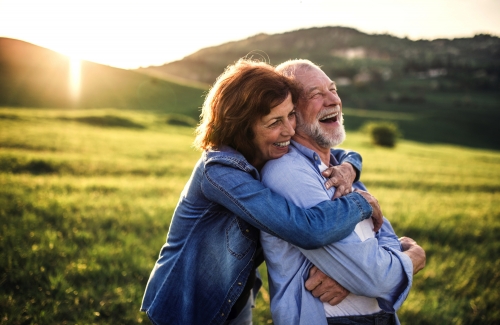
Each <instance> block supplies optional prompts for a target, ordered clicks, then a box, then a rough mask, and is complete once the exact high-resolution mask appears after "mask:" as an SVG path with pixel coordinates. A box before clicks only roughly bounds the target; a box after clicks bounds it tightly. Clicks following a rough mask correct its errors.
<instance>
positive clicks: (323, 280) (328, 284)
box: [305, 266, 350, 306]
mask: <svg viewBox="0 0 500 325" xmlns="http://www.w3.org/2000/svg"><path fill="white" fill-rule="evenodd" d="M305 287H306V289H307V290H309V291H311V294H312V295H313V296H314V297H316V298H319V299H320V300H321V301H322V302H327V303H329V304H330V305H332V306H335V305H337V304H338V303H340V302H341V301H342V300H344V298H345V297H347V295H348V294H349V293H350V292H349V291H348V290H347V289H345V288H344V287H343V286H341V285H340V284H339V283H338V282H337V281H335V280H334V279H332V278H329V277H328V276H327V275H326V274H325V273H323V272H321V271H320V270H319V269H318V268H317V267H316V266H313V267H311V269H310V270H309V278H308V279H307V281H306V283H305Z"/></svg>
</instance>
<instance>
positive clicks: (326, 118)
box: [319, 112, 339, 121]
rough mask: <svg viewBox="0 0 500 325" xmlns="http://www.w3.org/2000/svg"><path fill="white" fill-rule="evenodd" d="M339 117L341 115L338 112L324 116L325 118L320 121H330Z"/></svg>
mask: <svg viewBox="0 0 500 325" xmlns="http://www.w3.org/2000/svg"><path fill="white" fill-rule="evenodd" d="M337 115H339V113H338V112H337V113H332V114H329V115H327V116H324V117H322V118H320V119H319V120H320V121H324V120H328V119H331V118H334V117H336V116H337Z"/></svg>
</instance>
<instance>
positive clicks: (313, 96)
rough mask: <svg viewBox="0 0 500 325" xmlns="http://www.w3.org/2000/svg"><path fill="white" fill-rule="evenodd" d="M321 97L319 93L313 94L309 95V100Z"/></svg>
mask: <svg viewBox="0 0 500 325" xmlns="http://www.w3.org/2000/svg"><path fill="white" fill-rule="evenodd" d="M321 95H322V94H321V93H315V94H312V95H311V98H318V97H319V96H321Z"/></svg>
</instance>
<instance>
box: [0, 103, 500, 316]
mask: <svg viewBox="0 0 500 325" xmlns="http://www.w3.org/2000/svg"><path fill="white" fill-rule="evenodd" d="M167 118H168V117H167V116H166V115H160V114H154V113H148V112H145V111H143V112H137V111H136V112H134V111H124V110H116V109H99V110H91V109H88V110H69V109H67V110H66V109H22V108H0V225H1V231H0V248H1V249H0V260H1V261H2V262H1V263H0V323H2V324H138V323H145V324H148V323H149V321H148V320H147V317H146V315H145V314H143V313H141V312H140V311H139V307H140V302H141V298H142V294H143V291H144V288H145V285H146V282H147V279H148V276H149V273H150V271H151V268H152V266H153V265H154V262H155V260H156V257H157V255H158V253H159V249H160V247H161V246H162V244H163V243H164V241H165V237H166V234H167V231H168V226H169V222H170V219H171V216H172V213H173V210H174V208H175V205H176V203H177V199H178V197H179V194H180V192H181V190H182V188H183V186H184V184H185V182H186V181H187V179H188V178H189V176H190V173H191V170H192V168H193V166H194V164H195V162H196V160H197V159H198V157H199V156H200V153H199V152H198V151H196V150H194V149H193V148H192V147H191V142H192V140H193V129H192V128H189V127H182V126H174V125H168V124H167V123H166V122H165V121H166V120H167ZM343 147H345V148H351V149H354V150H356V151H358V152H360V153H361V154H362V155H363V157H364V170H363V174H362V180H364V182H365V183H366V185H367V186H368V188H369V190H370V192H372V194H374V195H375V197H377V198H378V200H379V202H380V205H381V207H382V211H383V212H384V214H385V215H386V216H387V217H388V218H389V219H390V220H391V222H392V224H393V226H394V228H395V229H396V231H397V233H398V234H399V235H407V236H410V237H412V238H414V239H415V240H417V242H419V244H420V245H422V246H423V247H424V249H425V250H426V252H427V266H426V268H425V269H424V270H422V271H421V272H420V273H419V274H417V275H416V276H415V280H414V286H413V289H412V291H411V293H410V296H409V297H408V299H407V301H406V302H405V304H404V305H403V307H402V309H401V310H400V311H399V313H398V314H399V316H400V319H401V321H402V323H403V324H496V323H498V322H499V321H500V302H499V301H500V291H499V290H498V289H499V287H500V241H499V240H498V239H497V238H498V233H499V232H500V220H499V219H500V204H499V202H500V152H498V151H486V150H476V149H470V148H463V147H456V146H455V147H454V146H445V145H436V144H434V145H429V144H426V145H423V144H419V143H416V142H409V141H401V142H399V143H398V145H397V147H396V148H395V149H384V148H379V147H373V146H372V145H371V144H370V143H369V141H368V139H367V138H366V137H365V136H364V135H363V134H360V133H357V132H353V131H348V139H347V141H346V142H345V143H344V145H343ZM260 269H261V271H262V272H261V273H262V275H263V277H264V282H265V285H264V288H263V290H262V291H261V293H260V294H259V296H258V301H257V307H256V310H255V312H254V324H257V325H259V324H272V320H271V318H270V313H269V294H268V291H267V281H266V272H265V266H264V265H262V266H261V267H260Z"/></svg>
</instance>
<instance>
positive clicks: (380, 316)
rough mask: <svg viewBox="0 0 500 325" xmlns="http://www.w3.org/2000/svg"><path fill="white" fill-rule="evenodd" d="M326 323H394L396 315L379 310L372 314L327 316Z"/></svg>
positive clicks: (343, 324) (366, 324)
mask: <svg viewBox="0 0 500 325" xmlns="http://www.w3.org/2000/svg"><path fill="white" fill-rule="evenodd" d="M326 320H327V323H328V325H337V324H341V325H354V324H356V325H395V324H396V317H395V316H394V314H388V313H386V312H383V311H381V312H380V313H376V314H372V315H358V316H339V317H327V318H326Z"/></svg>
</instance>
